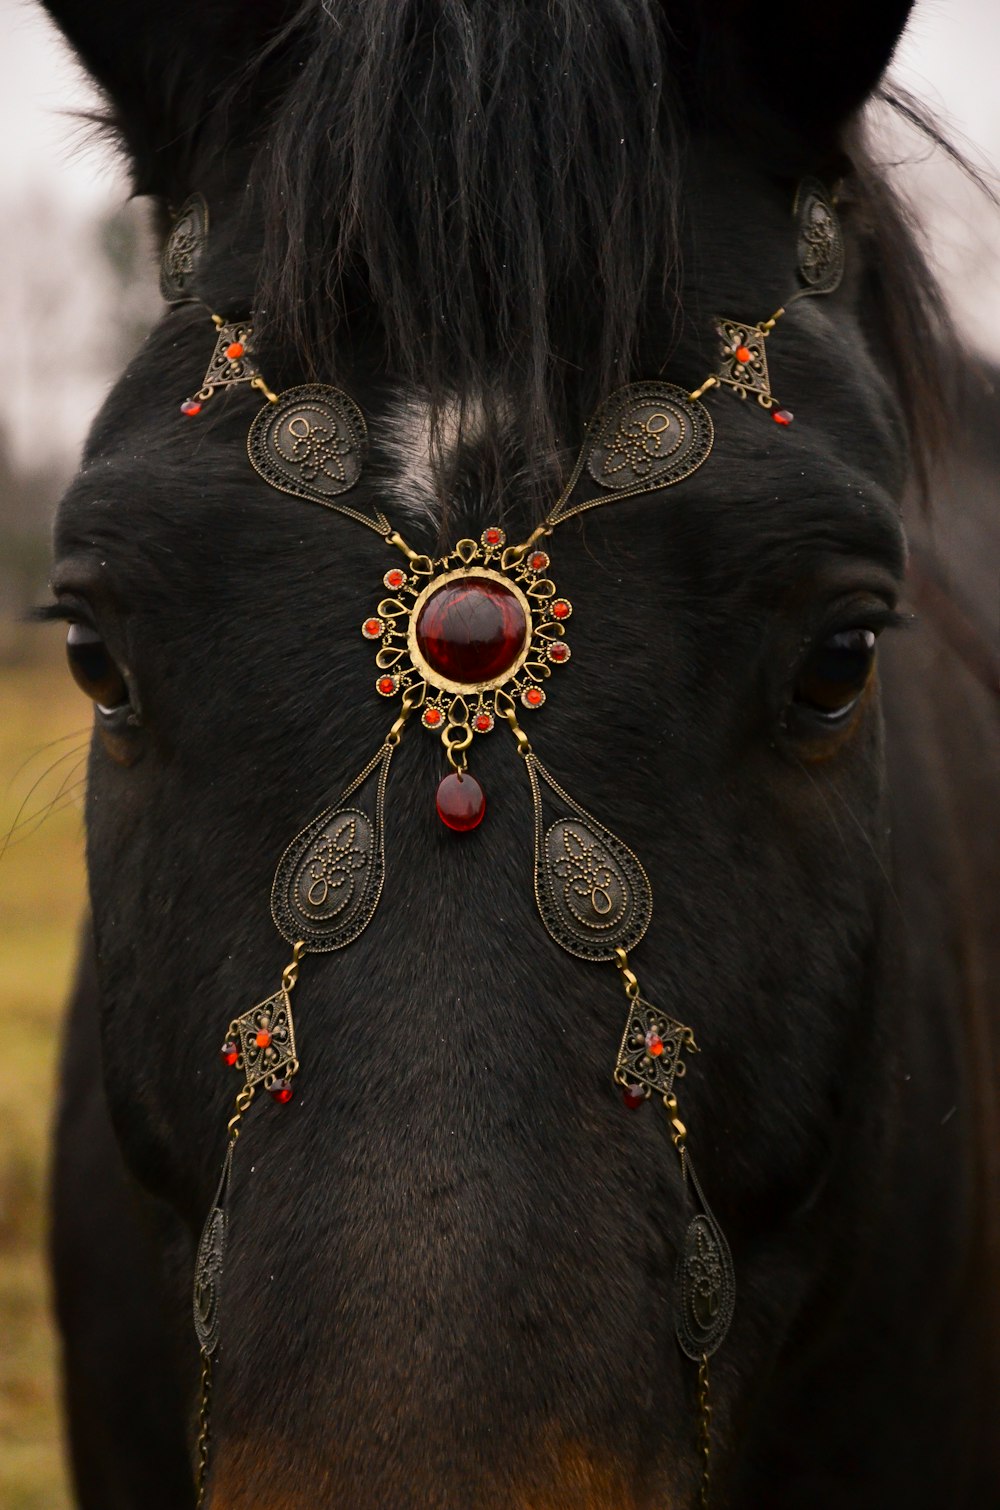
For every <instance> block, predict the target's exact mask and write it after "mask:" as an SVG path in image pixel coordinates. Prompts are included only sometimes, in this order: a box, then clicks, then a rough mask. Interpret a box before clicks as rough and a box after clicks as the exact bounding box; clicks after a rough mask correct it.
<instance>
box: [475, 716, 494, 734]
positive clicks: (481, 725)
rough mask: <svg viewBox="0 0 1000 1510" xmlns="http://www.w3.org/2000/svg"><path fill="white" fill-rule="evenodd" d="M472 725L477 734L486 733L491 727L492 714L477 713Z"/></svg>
mask: <svg viewBox="0 0 1000 1510" xmlns="http://www.w3.org/2000/svg"><path fill="white" fill-rule="evenodd" d="M474 727H475V730H476V732H477V734H488V733H489V732H490V730H491V729H492V727H493V714H492V713H477V714H476V718H475V723H474Z"/></svg>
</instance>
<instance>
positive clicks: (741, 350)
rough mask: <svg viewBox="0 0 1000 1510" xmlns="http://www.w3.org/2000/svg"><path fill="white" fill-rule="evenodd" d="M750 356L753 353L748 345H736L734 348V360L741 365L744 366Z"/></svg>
mask: <svg viewBox="0 0 1000 1510" xmlns="http://www.w3.org/2000/svg"><path fill="white" fill-rule="evenodd" d="M752 356H753V353H752V351H751V350H750V347H749V346H737V348H736V360H737V361H738V362H739V363H740V365H741V367H745V366H746V364H747V363H748V362H749V361H750V359H751V357H752Z"/></svg>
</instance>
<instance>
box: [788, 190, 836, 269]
mask: <svg viewBox="0 0 1000 1510" xmlns="http://www.w3.org/2000/svg"><path fill="white" fill-rule="evenodd" d="M793 212H794V214H795V216H796V220H797V222H798V240H797V246H796V249H797V253H798V273H799V281H800V282H801V284H802V287H801V288H800V289H799V291H798V293H797V294H796V295H794V296H793V297H795V298H798V299H801V298H804V297H805V296H806V295H808V294H832V293H834V292H835V290H836V289H838V288H839V287H840V283H841V280H842V278H843V276H844V235H843V232H842V231H841V228H840V220H839V219H838V216H837V211H836V209H835V208H834V204H833V197H832V195H830V194H829V193H828V192H827V190H826V188H825V187H824V185H823V184H821V183H820V182H819V180H818V179H816V178H804V179H803V180H802V181H801V183H800V184H799V187H798V191H797V193H796V195H795V204H794V206H793Z"/></svg>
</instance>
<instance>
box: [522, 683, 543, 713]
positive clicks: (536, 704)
mask: <svg viewBox="0 0 1000 1510" xmlns="http://www.w3.org/2000/svg"><path fill="white" fill-rule="evenodd" d="M524 701H525V702H526V703H527V704H528V707H529V708H540V707H541V706H542V703H543V702H544V701H545V693H544V692H543V691H542V689H541V687H529V688H528V689H527V691H526V692H525V694H524Z"/></svg>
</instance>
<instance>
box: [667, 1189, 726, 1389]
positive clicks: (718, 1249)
mask: <svg viewBox="0 0 1000 1510" xmlns="http://www.w3.org/2000/svg"><path fill="white" fill-rule="evenodd" d="M735 1304H736V1278H735V1274H734V1271H733V1259H732V1254H731V1253H730V1251H729V1244H728V1243H727V1242H726V1239H725V1237H724V1235H723V1232H722V1229H721V1228H720V1226H719V1224H718V1222H716V1220H715V1218H714V1217H713V1216H712V1215H711V1214H710V1213H709V1212H708V1211H700V1212H699V1213H698V1215H697V1216H695V1217H692V1219H691V1221H690V1222H689V1223H688V1228H687V1231H686V1232H685V1234H684V1245H683V1247H682V1249H681V1253H680V1257H679V1258H678V1260H677V1278H676V1311H675V1316H674V1325H675V1330H676V1333H677V1341H678V1343H679V1344H680V1347H681V1351H682V1352H684V1353H686V1354H687V1356H688V1357H689V1358H693V1359H694V1361H695V1362H696V1363H699V1362H700V1361H701V1359H702V1358H703V1357H711V1355H712V1354H713V1353H714V1352H715V1351H716V1350H717V1348H719V1347H720V1346H721V1344H722V1342H723V1341H724V1339H725V1336H726V1333H727V1332H728V1330H729V1325H730V1322H731V1321H732V1319H733V1309H734V1307H735Z"/></svg>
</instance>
